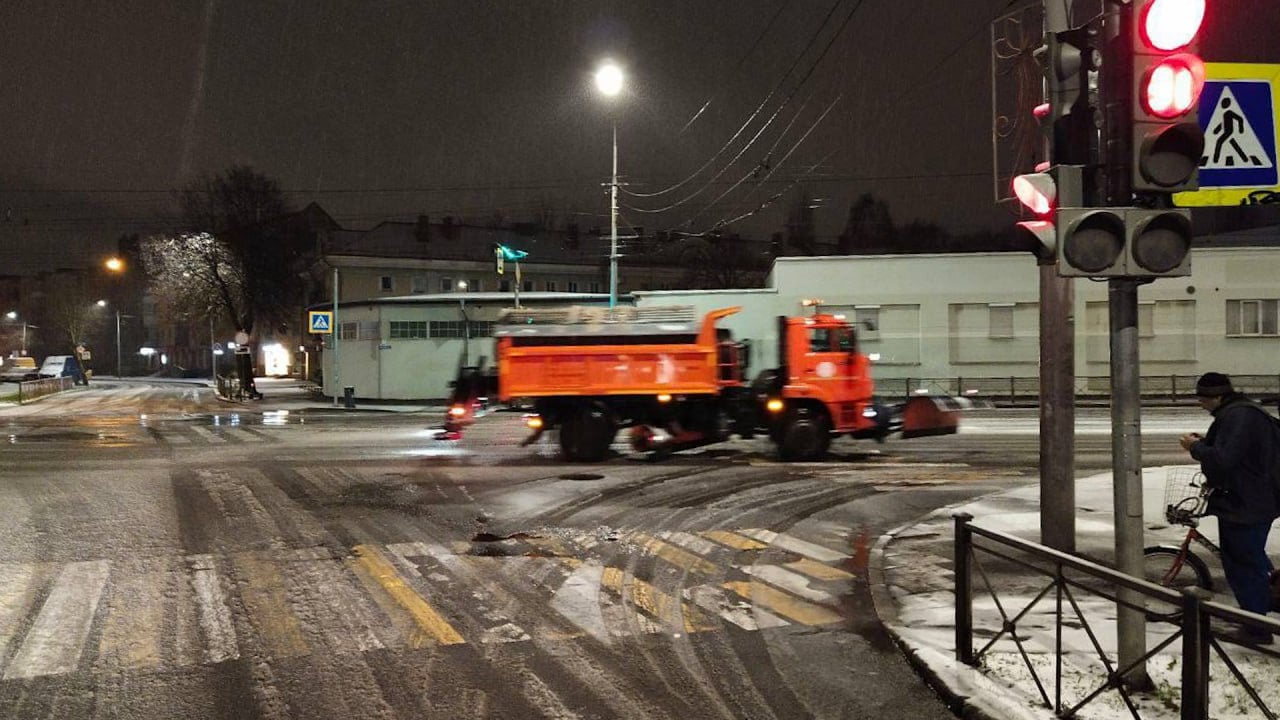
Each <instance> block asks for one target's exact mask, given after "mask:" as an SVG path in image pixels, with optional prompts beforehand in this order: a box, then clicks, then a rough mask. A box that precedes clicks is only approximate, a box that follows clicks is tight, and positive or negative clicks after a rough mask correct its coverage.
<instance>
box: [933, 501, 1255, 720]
mask: <svg viewBox="0 0 1280 720" xmlns="http://www.w3.org/2000/svg"><path fill="white" fill-rule="evenodd" d="M954 520H955V538H954V542H955V596H956V608H955V643H956V659H957V660H958V661H960V662H962V663H964V664H966V665H970V666H974V667H977V666H979V665H981V664H982V663H983V660H984V657H985V656H987V655H988V654H989V653H991V651H992V650H993V648H995V646H996V643H997V642H999V641H1000V640H1001V639H1003V638H1008V640H1009V641H1010V642H1012V643H1013V644H1014V646H1015V647H1016V650H1017V654H1018V656H1019V658H1020V659H1021V661H1022V663H1024V664H1025V667H1026V669H1027V670H1028V671H1029V672H1030V675H1031V678H1032V680H1033V682H1034V684H1035V686H1036V689H1037V691H1038V694H1039V700H1040V702H1041V703H1042V704H1043V705H1044V707H1046V708H1049V709H1051V710H1052V711H1053V712H1054V714H1056V715H1057V716H1058V717H1062V718H1071V717H1075V716H1076V715H1077V713H1079V712H1080V711H1081V709H1082V708H1084V707H1085V706H1086V705H1088V704H1089V703H1091V702H1094V701H1095V700H1097V699H1098V698H1099V697H1100V696H1102V695H1103V694H1104V693H1105V692H1107V691H1115V692H1116V693H1118V694H1119V696H1120V699H1121V700H1122V701H1123V703H1124V705H1125V707H1126V708H1127V709H1128V711H1129V713H1130V714H1131V715H1132V716H1133V717H1134V718H1139V719H1140V718H1142V714H1141V710H1140V707H1141V704H1140V703H1138V702H1136V700H1137V696H1139V695H1141V694H1142V693H1143V692H1144V691H1141V690H1135V689H1132V688H1130V687H1128V685H1127V683H1126V681H1125V680H1126V677H1128V676H1131V675H1133V674H1134V673H1135V671H1136V670H1138V669H1139V666H1140V665H1141V666H1143V668H1142V670H1143V671H1144V672H1143V673H1142V674H1143V675H1144V676H1145V666H1146V665H1147V664H1148V663H1149V662H1150V661H1151V660H1152V659H1153V658H1154V657H1155V656H1157V655H1159V654H1160V653H1161V652H1162V651H1163V650H1165V649H1166V648H1169V647H1171V646H1172V645H1173V643H1175V642H1176V641H1178V640H1181V641H1182V647H1181V651H1180V653H1179V655H1178V657H1179V659H1180V662H1181V695H1180V698H1179V700H1180V707H1179V713H1180V714H1179V717H1180V718H1181V720H1207V718H1208V717H1209V700H1210V696H1209V675H1210V673H1209V670H1210V660H1211V653H1210V651H1211V650H1212V651H1213V652H1214V653H1215V654H1216V656H1217V658H1218V659H1219V660H1220V661H1221V662H1222V664H1223V665H1224V666H1225V668H1226V669H1227V672H1228V673H1229V675H1230V676H1231V678H1234V680H1235V682H1236V683H1238V685H1239V687H1240V688H1241V689H1242V690H1243V692H1244V693H1245V694H1246V695H1247V696H1248V699H1249V700H1250V702H1251V703H1252V707H1251V708H1249V712H1247V713H1246V714H1250V715H1254V716H1255V717H1266V718H1270V719H1272V720H1274V718H1276V712H1275V711H1274V710H1272V709H1271V708H1270V707H1269V706H1268V705H1267V703H1266V702H1265V701H1264V700H1263V698H1262V697H1261V695H1260V693H1259V690H1258V688H1257V687H1256V686H1255V685H1254V684H1253V683H1251V682H1250V681H1249V679H1248V678H1247V677H1246V676H1245V674H1244V673H1243V672H1242V671H1241V669H1240V663H1239V662H1238V661H1237V660H1236V659H1233V658H1232V656H1231V654H1230V653H1228V652H1227V650H1226V648H1227V647H1230V648H1232V652H1233V653H1234V652H1237V651H1238V652H1242V653H1243V652H1255V653H1263V654H1265V655H1267V656H1270V657H1272V658H1280V653H1277V652H1275V651H1274V650H1271V649H1269V648H1250V649H1249V650H1248V651H1246V650H1245V649H1244V648H1243V647H1241V646H1237V645H1230V644H1228V645H1224V644H1223V643H1221V642H1219V639H1218V638H1217V637H1216V636H1215V635H1214V634H1213V632H1212V630H1211V625H1210V621H1211V619H1212V620H1217V621H1219V622H1231V623H1237V624H1240V625H1247V626H1254V627H1260V628H1263V629H1266V630H1270V631H1271V632H1273V633H1280V622H1276V621H1274V620H1270V619H1268V618H1266V617H1264V616H1261V615H1255V614H1253V613H1249V612H1245V611H1243V610H1240V609H1238V608H1235V607H1231V606H1228V605H1223V604H1220V603H1215V602H1212V601H1210V600H1208V599H1207V598H1208V597H1210V595H1209V593H1208V592H1206V591H1204V590H1202V589H1200V588H1190V589H1187V590H1184V591H1183V592H1182V593H1179V592H1176V591H1174V590H1171V589H1169V588H1165V587H1161V586H1160V585H1156V584H1154V583H1151V582H1147V581H1146V580H1143V579H1140V578H1135V577H1132V576H1130V575H1126V574H1124V573H1121V572H1119V571H1117V570H1114V569H1112V568H1109V567H1106V566H1104V565H1100V564H1098V563H1095V562H1091V561H1089V560H1085V559H1082V558H1079V557H1076V556H1074V555H1070V554H1067V553H1064V552H1060V551H1058V550H1054V549H1052V548H1049V547H1045V546H1043V545H1039V544H1036V543H1033V542H1029V541H1027V540H1023V539H1021V538H1018V537H1015V536H1013V535H1009V534H1006V533H1002V532H999V531H995V530H989V529H985V528H980V527H975V526H974V525H971V524H970V521H971V520H973V516H972V515H969V514H968V513H957V514H956V515H955V516H954ZM975 538H981V539H982V542H975ZM980 554H981V555H984V556H988V557H991V558H995V559H996V560H995V562H996V563H997V564H1001V565H1003V567H1004V568H1005V569H1010V568H1011V569H1013V570H1015V571H1016V572H1018V577H1019V578H1020V579H1021V578H1024V577H1026V575H1027V572H1026V571H1030V573H1031V574H1032V575H1033V576H1042V577H1043V578H1045V579H1047V584H1045V585H1044V586H1043V587H1042V588H1041V589H1040V590H1039V591H1038V593H1036V594H1035V595H1034V597H1032V599H1031V600H1030V602H1029V603H1028V604H1027V606H1026V607H1025V608H1023V609H1022V610H1020V611H1017V612H1011V611H1009V610H1006V607H1005V605H1006V603H1002V602H1001V600H1000V596H999V594H998V592H997V589H996V588H995V587H994V584H993V583H992V575H993V574H992V573H989V572H987V569H986V567H984V565H983V563H982V562H981V561H980V560H979V555H980ZM975 574H976V576H977V577H978V578H979V579H981V581H982V584H983V587H984V589H985V590H986V592H987V593H989V595H990V598H991V600H992V601H993V603H994V608H995V610H996V613H995V614H996V615H997V616H998V617H995V618H982V620H983V622H986V621H988V620H991V621H993V623H994V624H995V625H996V627H995V629H994V630H993V629H992V628H991V627H989V626H986V625H984V624H982V623H980V622H978V620H979V619H978V618H975V615H974V603H973V596H974V590H975V585H974V578H975ZM1120 588H1125V589H1127V590H1131V591H1133V592H1136V593H1138V594H1140V595H1141V596H1143V598H1144V605H1143V606H1142V607H1140V608H1137V607H1135V606H1133V605H1129V604H1128V603H1124V605H1125V607H1131V608H1134V609H1137V610H1140V611H1142V612H1143V613H1145V614H1146V617H1147V618H1148V623H1149V624H1152V623H1154V624H1159V625H1165V626H1168V627H1169V628H1171V630H1170V632H1171V634H1170V635H1169V636H1168V637H1165V638H1163V639H1161V640H1160V641H1159V642H1157V643H1156V644H1155V647H1154V648H1152V649H1150V650H1149V651H1148V652H1147V653H1146V654H1145V655H1143V656H1142V657H1141V658H1139V659H1138V660H1136V661H1134V662H1132V663H1130V664H1129V665H1128V666H1126V667H1118V663H1117V662H1116V661H1115V660H1113V659H1112V657H1111V654H1109V652H1108V649H1107V648H1104V647H1103V646H1102V643H1101V642H1100V640H1099V633H1098V632H1097V631H1096V630H1095V628H1094V623H1090V619H1089V618H1088V617H1086V615H1085V613H1084V611H1083V610H1082V609H1081V603H1080V602H1079V601H1078V600H1077V597H1076V593H1077V592H1083V593H1086V594H1088V595H1093V596H1097V597H1100V598H1103V599H1106V600H1109V601H1111V602H1112V603H1116V604H1120V603H1121V602H1122V601H1121V600H1120V598H1119V596H1118V594H1119V589H1120ZM1050 593H1053V594H1054V602H1055V606H1054V608H1053V611H1052V612H1053V616H1054V621H1055V622H1054V639H1053V653H1054V664H1053V668H1054V678H1053V680H1054V682H1053V687H1054V689H1053V693H1052V697H1050V692H1049V690H1048V689H1046V686H1045V681H1044V680H1043V679H1042V678H1041V677H1040V674H1039V673H1038V672H1037V671H1036V668H1035V664H1034V663H1033V662H1032V660H1031V658H1030V657H1029V655H1028V652H1027V645H1026V643H1027V641H1028V638H1029V635H1030V632H1031V631H1032V629H1031V628H1028V625H1030V624H1031V623H1029V622H1023V621H1024V620H1025V619H1028V615H1029V614H1030V613H1031V612H1032V610H1033V609H1035V608H1036V606H1037V605H1038V604H1039V603H1040V602H1041V601H1042V600H1044V599H1045V598H1046V597H1047V596H1049V594H1050ZM1006 597H1007V596H1006ZM1064 603H1065V604H1066V605H1069V607H1070V611H1071V613H1070V616H1068V613H1067V607H1066V605H1064ZM1113 607H1114V606H1113ZM1064 627H1071V628H1073V629H1078V630H1081V631H1083V632H1084V633H1085V634H1086V635H1087V638H1088V641H1089V647H1090V648H1091V650H1092V651H1093V652H1094V653H1096V655H1097V660H1098V661H1099V662H1100V664H1101V666H1102V669H1103V670H1105V672H1104V673H1102V674H1103V675H1105V677H1102V678H1101V679H1099V680H1098V681H1097V683H1096V685H1095V686H1094V687H1093V688H1092V689H1091V690H1089V691H1087V692H1084V693H1082V697H1078V698H1074V704H1071V705H1068V704H1067V702H1068V701H1067V700H1066V698H1065V694H1064V690H1063V669H1064V656H1065V651H1064V637H1063V635H1064ZM979 633H981V634H987V633H990V639H989V640H988V642H987V643H986V644H985V645H984V646H982V647H981V648H980V649H976V650H975V648H974V636H975V635H976V634H979ZM1150 635H1151V633H1150V632H1148V637H1150ZM1110 637H1115V634H1114V633H1113V634H1111V636H1110ZM1167 656H1168V654H1166V655H1165V656H1162V657H1167ZM1269 672H1271V673H1274V670H1269ZM1216 682H1217V683H1219V684H1220V683H1222V682H1224V679H1223V678H1222V677H1218V678H1216ZM1255 712H1256V714H1254V713H1255ZM1166 716H1167V715H1166Z"/></svg>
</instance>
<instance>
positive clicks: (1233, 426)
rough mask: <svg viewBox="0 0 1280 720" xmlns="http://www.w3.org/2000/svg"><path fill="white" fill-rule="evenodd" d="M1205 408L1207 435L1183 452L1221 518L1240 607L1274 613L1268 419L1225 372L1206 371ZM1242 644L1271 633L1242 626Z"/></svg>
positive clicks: (1186, 440) (1272, 456)
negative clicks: (1208, 419)
mask: <svg viewBox="0 0 1280 720" xmlns="http://www.w3.org/2000/svg"><path fill="white" fill-rule="evenodd" d="M1196 397H1197V398H1198V399H1199V400H1200V406H1201V407H1203V408H1204V409H1205V410H1207V411H1208V412H1209V413H1211V414H1212V415H1213V423H1212V424H1210V425H1209V432H1208V433H1207V434H1206V435H1205V436H1204V437H1201V436H1200V435H1198V434H1197V433H1188V434H1186V435H1183V436H1182V448H1183V449H1184V450H1186V451H1188V452H1190V453H1191V457H1192V458H1194V459H1196V460H1198V461H1199V462H1200V470H1201V472H1203V473H1204V477H1205V482H1206V483H1207V484H1208V486H1209V487H1210V488H1211V489H1212V492H1211V493H1210V495H1209V508H1208V512H1209V514H1210V515H1215V516H1217V518H1218V536H1219V540H1220V544H1221V546H1222V568H1223V570H1224V571H1226V575H1227V584H1229V585H1230V586H1231V591H1232V592H1233V593H1235V596H1236V602H1237V603H1239V604H1240V607H1241V608H1243V609H1245V610H1248V611H1250V612H1255V613H1258V614H1260V615H1266V614H1267V612H1268V611H1269V610H1270V609H1271V590H1270V585H1269V579H1270V575H1271V570H1272V564H1271V559H1270V558H1269V557H1268V556H1267V535H1268V534H1269V533H1270V532H1271V523H1272V522H1273V521H1274V520H1275V519H1276V517H1277V516H1280V507H1277V497H1276V490H1275V486H1274V481H1273V479H1272V475H1271V472H1272V465H1273V463H1275V462H1276V461H1277V458H1280V447H1277V438H1276V431H1275V428H1274V427H1273V424H1272V420H1271V416H1270V414H1269V413H1267V411H1266V410H1264V409H1262V407H1261V406H1259V405H1257V404H1256V403H1253V402H1252V401H1250V400H1249V399H1248V398H1246V397H1245V396H1244V395H1241V394H1240V393H1238V392H1236V391H1235V388H1233V387H1232V386H1231V379H1230V378H1229V377H1227V376H1226V375H1223V374H1222V373H1216V372H1211V373H1205V374H1204V375H1202V376H1200V379H1199V381H1197V382H1196ZM1241 635H1242V638H1241V639H1244V640H1246V641H1248V642H1252V643H1255V644H1268V643H1270V642H1271V641H1272V637H1271V633H1270V632H1266V631H1263V630H1254V629H1251V628H1249V627H1248V626H1245V627H1244V628H1242V630H1241Z"/></svg>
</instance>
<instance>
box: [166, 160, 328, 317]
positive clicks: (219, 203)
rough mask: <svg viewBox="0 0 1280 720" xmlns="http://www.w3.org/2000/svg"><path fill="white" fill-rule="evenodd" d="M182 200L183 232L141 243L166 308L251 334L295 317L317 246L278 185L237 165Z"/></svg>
mask: <svg viewBox="0 0 1280 720" xmlns="http://www.w3.org/2000/svg"><path fill="white" fill-rule="evenodd" d="M177 199H178V205H179V209H180V211H181V227H182V229H181V230H180V231H179V232H176V233H172V234H169V235H162V236H154V237H151V238H147V239H146V240H145V241H144V242H143V243H142V250H141V252H142V256H143V259H144V264H145V265H146V267H147V274H148V276H149V277H150V280H151V286H152V292H153V293H154V294H155V295H156V297H157V300H158V302H159V303H160V305H161V306H162V307H163V308H165V309H166V310H167V311H169V312H171V313H177V314H178V315H181V314H186V315H188V316H213V315H215V314H220V315H222V316H223V317H224V318H226V319H228V320H230V321H231V323H232V325H233V326H234V327H236V328H239V329H242V330H244V331H245V332H247V333H250V334H252V332H253V329H254V327H255V326H256V325H258V324H260V323H268V324H274V323H278V322H285V321H287V320H289V319H291V318H292V317H293V314H294V313H295V312H296V310H297V307H298V306H299V305H300V304H302V301H303V299H304V294H305V292H306V284H305V283H306V281H305V279H304V276H305V268H306V264H307V260H308V257H309V253H310V252H311V251H312V250H313V249H314V248H312V247H311V246H310V245H309V243H308V237H307V236H306V233H302V232H299V231H298V230H297V228H296V227H295V226H294V225H293V224H291V223H290V222H288V216H289V207H288V204H287V203H286V202H285V199H284V193H283V191H282V190H281V189H280V186H279V185H278V184H277V183H276V182H275V181H274V180H272V179H270V178H268V177H266V176H264V175H262V174H260V173H258V172H257V171H255V170H253V169H252V168H249V167H245V166H235V167H232V168H230V169H228V170H227V171H226V172H225V173H223V174H221V175H216V176H206V177H202V178H200V179H198V180H196V181H195V182H193V183H191V184H190V185H188V186H187V187H186V188H184V189H183V190H181V191H180V192H179V193H178V198H177Z"/></svg>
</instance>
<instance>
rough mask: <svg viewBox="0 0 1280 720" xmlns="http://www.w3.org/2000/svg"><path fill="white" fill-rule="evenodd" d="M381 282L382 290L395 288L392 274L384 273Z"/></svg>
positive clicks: (388, 290)
mask: <svg viewBox="0 0 1280 720" xmlns="http://www.w3.org/2000/svg"><path fill="white" fill-rule="evenodd" d="M380 283H381V287H382V292H391V291H392V290H394V289H395V286H394V285H393V284H392V282H391V276H390V275H383V276H382V278H381V280H380Z"/></svg>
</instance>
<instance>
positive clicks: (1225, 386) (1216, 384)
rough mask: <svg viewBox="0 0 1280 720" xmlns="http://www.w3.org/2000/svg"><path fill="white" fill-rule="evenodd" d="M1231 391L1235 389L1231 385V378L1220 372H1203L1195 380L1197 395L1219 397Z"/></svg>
mask: <svg viewBox="0 0 1280 720" xmlns="http://www.w3.org/2000/svg"><path fill="white" fill-rule="evenodd" d="M1233 392H1235V389H1234V388H1232V387H1231V378H1229V377H1227V376H1226V375H1223V374H1222V373H1216V372H1210V373H1205V374H1203V375H1201V376H1200V379H1199V380H1197V381H1196V396H1197V397H1221V396H1223V395H1230V394H1231V393H1233Z"/></svg>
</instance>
